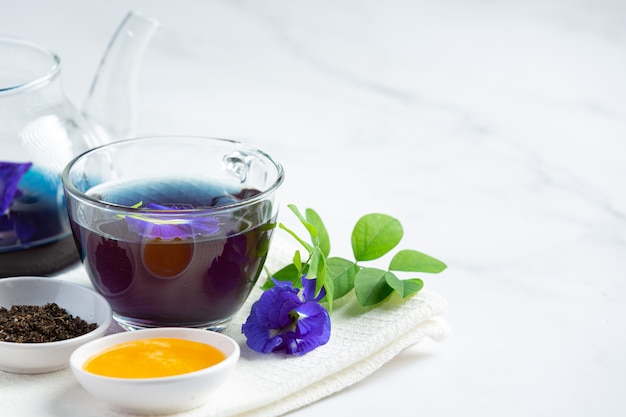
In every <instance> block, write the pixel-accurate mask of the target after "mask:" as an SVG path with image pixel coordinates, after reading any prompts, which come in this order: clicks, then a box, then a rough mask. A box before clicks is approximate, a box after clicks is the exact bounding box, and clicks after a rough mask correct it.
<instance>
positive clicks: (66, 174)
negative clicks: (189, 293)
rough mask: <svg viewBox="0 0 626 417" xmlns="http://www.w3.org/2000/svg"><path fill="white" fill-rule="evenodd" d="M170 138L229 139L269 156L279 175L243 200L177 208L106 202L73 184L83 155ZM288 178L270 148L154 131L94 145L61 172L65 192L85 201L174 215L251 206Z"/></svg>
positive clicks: (111, 207)
mask: <svg viewBox="0 0 626 417" xmlns="http://www.w3.org/2000/svg"><path fill="white" fill-rule="evenodd" d="M166 139H185V140H194V141H195V140H205V141H215V142H222V143H228V144H231V145H234V146H236V147H239V148H241V149H245V150H246V151H249V152H254V153H256V154H259V155H261V156H262V157H263V158H266V159H267V160H268V161H270V162H271V163H272V165H273V166H274V167H275V168H276V177H277V178H276V181H274V182H273V183H272V184H271V185H270V186H269V187H266V189H264V190H261V192H260V193H258V194H256V195H254V196H252V197H248V198H244V199H243V200H239V201H236V202H234V203H228V204H223V205H219V206H216V207H202V208H177V209H169V210H162V209H148V208H138V207H129V206H123V205H119V204H115V203H109V202H105V201H102V200H100V199H97V198H94V197H92V196H90V195H88V194H86V193H84V192H82V191H80V190H79V189H78V188H76V187H75V186H74V184H72V182H71V180H70V171H71V170H72V168H73V167H74V166H75V165H76V163H78V162H79V161H80V160H81V159H83V158H85V157H88V156H89V155H92V154H94V153H97V152H100V151H102V150H104V149H108V148H113V147H116V146H123V145H126V144H132V143H138V142H148V141H153V140H157V141H164V140H166ZM284 178H285V171H284V169H283V166H282V164H281V163H280V162H278V161H277V160H275V159H274V158H273V157H272V156H270V155H269V154H267V153H266V152H264V151H262V150H261V149H259V148H256V147H254V146H250V145H247V144H246V143H244V142H242V141H239V140H235V139H226V138H217V137H210V136H199V135H151V136H140V137H134V138H129V139H121V140H117V141H113V142H110V143H107V144H104V145H100V146H97V147H94V148H92V149H89V150H87V151H85V152H83V153H81V154H79V155H77V156H76V157H74V158H73V159H72V160H71V161H69V162H68V163H67V165H66V166H65V167H64V169H63V172H62V173H61V182H62V184H63V188H64V190H65V192H66V193H68V194H70V195H72V196H73V197H75V198H77V199H79V200H81V201H82V202H83V203H84V204H90V205H92V206H94V207H97V208H99V209H104V210H110V211H119V212H123V213H142V214H155V215H160V216H163V215H170V214H171V215H180V214H185V215H193V214H198V215H201V214H203V213H215V212H216V211H220V212H223V211H227V210H236V209H237V208H240V207H245V206H249V205H252V204H255V203H257V202H259V201H262V200H264V199H266V198H267V196H269V195H271V194H272V193H274V192H275V191H276V190H277V189H278V188H279V187H280V185H281V184H282V183H283V181H284Z"/></svg>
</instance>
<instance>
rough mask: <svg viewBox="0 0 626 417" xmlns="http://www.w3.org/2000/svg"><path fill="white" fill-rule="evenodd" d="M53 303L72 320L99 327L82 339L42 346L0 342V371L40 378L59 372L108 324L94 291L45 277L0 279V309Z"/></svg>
mask: <svg viewBox="0 0 626 417" xmlns="http://www.w3.org/2000/svg"><path fill="white" fill-rule="evenodd" d="M47 303H56V304H57V305H58V306H59V307H62V308H64V309H65V310H67V312H68V313H69V314H71V315H73V316H74V317H80V318H81V319H83V320H85V321H87V322H89V323H96V324H97V325H98V327H97V328H96V329H95V330H92V331H91V332H89V333H86V334H84V335H82V336H77V337H74V338H72V339H67V340H59V341H56V342H45V343H14V342H4V341H0V370H3V371H7V372H13V373H20V374H39V373H44V372H52V371H58V370H59V369H63V368H66V367H67V366H68V365H69V358H70V355H71V354H72V352H73V351H74V349H76V348H77V347H79V346H80V345H82V344H84V343H87V342H89V341H91V340H94V339H97V338H99V337H101V336H103V335H104V333H105V332H106V331H107V329H108V328H109V326H110V324H111V320H112V312H111V306H110V305H109V303H108V302H107V301H106V300H105V299H104V297H102V296H101V295H100V294H98V293H96V292H95V291H93V290H91V289H89V288H87V287H84V286H82V285H79V284H75V283H73V282H69V281H63V280H60V279H56V278H44V277H15V278H2V279H0V306H2V307H5V308H6V309H10V308H11V307H12V306H14V305H38V306H43V305H46V304H47Z"/></svg>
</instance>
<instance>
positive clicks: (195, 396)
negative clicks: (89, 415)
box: [70, 327, 240, 414]
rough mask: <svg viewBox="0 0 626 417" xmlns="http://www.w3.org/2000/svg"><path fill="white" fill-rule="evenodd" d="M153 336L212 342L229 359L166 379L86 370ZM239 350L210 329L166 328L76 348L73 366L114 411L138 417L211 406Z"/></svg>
mask: <svg viewBox="0 0 626 417" xmlns="http://www.w3.org/2000/svg"><path fill="white" fill-rule="evenodd" d="M153 337H173V338H179V339H186V340H192V341H195V342H200V343H206V344H209V345H212V346H214V347H216V348H217V349H219V350H221V351H222V352H223V353H224V354H225V355H226V359H224V360H223V361H221V362H219V363H217V364H215V365H213V366H210V367H208V368H204V369H201V370H199V371H195V372H189V373H185V374H180V375H175V376H169V377H160V378H113V377H106V376H101V375H96V374H93V373H90V372H87V371H85V370H84V369H83V365H84V363H85V361H86V360H88V359H89V358H91V357H92V356H94V355H96V354H98V353H100V352H102V351H103V350H104V349H107V348H110V347H112V346H115V345H117V344H119V343H124V342H129V341H133V340H140V339H146V338H153ZM239 352H240V349H239V345H238V344H237V342H235V341H234V340H233V339H232V338H230V337H228V336H225V335H223V334H221V333H216V332H212V331H208V330H201V329H191V328H180V327H165V328H156V329H146V330H136V331H131V332H125V333H117V334H114V335H109V336H105V337H103V338H101V339H98V340H94V341H92V342H90V343H87V344H85V345H83V346H81V347H80V348H78V349H76V351H74V353H73V354H72V356H71V358H70V366H71V369H72V371H73V372H74V375H75V376H76V378H77V379H78V382H79V383H80V384H81V385H82V386H83V388H85V390H86V391H88V392H89V393H90V394H91V395H93V396H94V397H96V398H98V399H100V400H101V401H103V402H105V403H107V404H108V405H109V406H111V407H113V408H115V409H118V410H122V411H126V412H131V413H136V414H168V413H175V412H179V411H184V410H188V409H191V408H195V407H198V406H200V405H202V404H204V403H206V402H207V401H208V400H209V399H210V397H211V395H212V394H213V392H214V391H215V390H216V389H217V388H218V387H219V386H220V385H222V384H223V383H224V382H225V381H226V380H227V379H228V377H229V376H230V374H231V372H232V371H233V369H234V368H235V365H236V364H237V361H238V360H239Z"/></svg>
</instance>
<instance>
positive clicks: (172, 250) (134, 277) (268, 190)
mask: <svg viewBox="0 0 626 417" xmlns="http://www.w3.org/2000/svg"><path fill="white" fill-rule="evenodd" d="M283 178H284V171H283V168H282V166H281V165H280V164H279V163H278V162H276V161H275V160H274V159H273V158H272V157H270V156H269V155H267V154H266V153H264V152H262V151H261V150H258V149H255V148H252V147H249V146H246V145H245V144H243V143H241V142H237V141H232V140H225V139H213V138H202V137H154V138H139V139H130V140H124V141H118V142H114V143H112V144H108V145H105V146H101V147H98V148H95V149H93V150H90V151H87V152H85V153H83V154H82V155H80V156H78V157H77V158H75V159H74V160H72V161H71V162H70V163H69V164H68V165H67V167H66V168H65V170H64V171H63V176H62V180H63V186H64V190H65V195H66V200H67V208H68V213H69V218H70V223H71V227H72V233H73V236H74V239H75V241H76V246H77V248H78V250H79V251H80V254H81V259H82V261H83V264H84V267H85V268H86V270H87V273H88V275H89V277H90V280H91V282H92V284H93V286H94V287H95V289H96V290H97V291H98V292H100V293H101V294H102V295H103V296H104V297H106V299H107V300H108V301H109V303H110V304H111V306H112V308H113V312H114V318H115V320H116V321H117V322H118V323H119V324H120V325H121V326H122V327H124V328H126V329H140V328H149V327H169V326H181V327H195V328H205V329H211V330H218V331H219V330H222V329H223V328H224V327H225V326H226V325H227V323H228V322H229V320H230V319H231V317H232V316H233V315H234V314H235V313H236V312H237V311H238V310H239V309H240V308H241V306H242V304H243V303H244V301H245V299H246V298H247V297H248V295H249V293H250V291H251V290H252V288H253V286H254V284H255V283H256V281H257V279H258V277H259V275H260V273H261V271H262V267H263V264H264V262H265V259H266V257H267V255H268V250H269V244H270V239H271V237H272V232H273V229H274V227H275V221H276V216H277V214H278V190H279V188H280V185H281V184H282V181H283Z"/></svg>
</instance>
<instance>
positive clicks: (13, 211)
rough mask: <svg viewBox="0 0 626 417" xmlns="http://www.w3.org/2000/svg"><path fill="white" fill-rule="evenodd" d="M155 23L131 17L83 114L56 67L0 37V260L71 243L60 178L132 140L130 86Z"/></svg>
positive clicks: (34, 50)
mask: <svg viewBox="0 0 626 417" xmlns="http://www.w3.org/2000/svg"><path fill="white" fill-rule="evenodd" d="M157 27H158V22H157V21H156V20H155V19H152V18H148V17H146V16H143V15H142V14H141V13H139V12H135V11H132V12H130V13H129V14H128V15H127V16H126V18H125V19H124V20H123V21H122V23H121V24H120V26H119V27H118V29H117V31H116V32H115V35H114V36H113V38H112V39H111V42H110V44H109V46H108V48H107V50H106V51H105V54H104V56H103V58H102V61H101V63H100V67H99V69H98V71H97V73H96V76H95V78H94V81H93V84H92V86H91V90H90V91H89V94H88V97H87V100H86V102H85V104H84V106H83V108H82V109H81V110H78V109H77V108H76V107H74V106H73V105H72V104H71V103H70V102H69V100H68V99H67V98H66V96H65V94H64V92H63V89H62V87H61V79H60V78H61V77H60V73H61V60H60V58H59V57H58V56H57V55H56V54H54V53H53V52H51V51H49V50H47V49H45V48H43V47H41V46H39V45H37V44H34V43H32V42H29V41H25V40H21V39H14V38H2V37H0V56H2V57H4V58H3V61H2V63H0V253H2V252H10V251H15V250H20V249H25V248H29V247H33V246H39V245H43V244H47V243H51V242H55V241H57V240H60V239H63V238H66V237H69V236H71V230H70V225H69V220H68V217H67V209H66V206H65V199H64V195H63V187H62V184H61V172H62V171H63V168H64V167H65V165H66V164H67V163H68V162H69V161H70V160H71V159H72V158H74V157H76V156H77V155H79V154H81V153H83V152H85V151H87V150H89V149H91V148H93V147H96V146H99V145H102V144H105V143H108V142H110V141H113V140H118V139H123V138H125V137H128V136H130V135H131V134H132V130H133V125H134V122H135V108H134V106H135V101H136V100H135V95H136V94H135V93H136V92H135V85H134V84H135V80H136V77H137V73H138V69H139V64H140V60H141V57H142V55H143V52H144V50H145V48H146V46H147V44H148V42H149V40H150V38H151V37H152V35H153V34H154V32H155V30H156V28H157Z"/></svg>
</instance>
